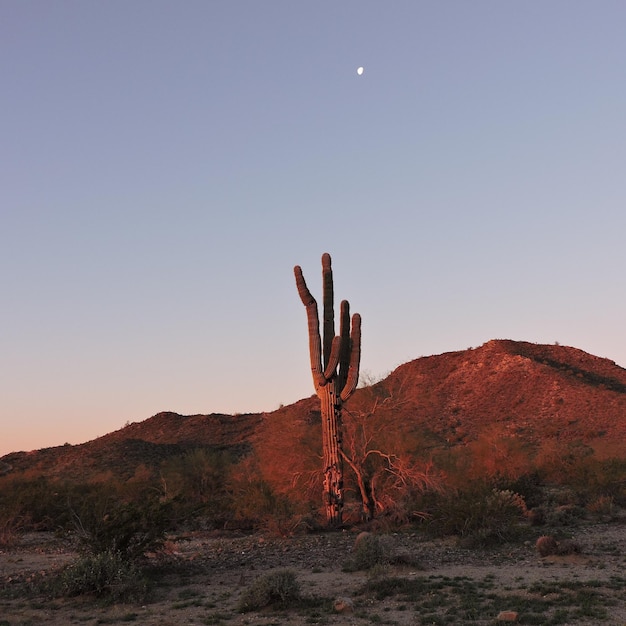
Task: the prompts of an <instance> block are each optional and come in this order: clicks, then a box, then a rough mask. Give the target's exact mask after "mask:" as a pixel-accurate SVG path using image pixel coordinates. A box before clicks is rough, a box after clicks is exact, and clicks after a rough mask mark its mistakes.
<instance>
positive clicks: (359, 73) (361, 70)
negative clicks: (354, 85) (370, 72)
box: [356, 67, 363, 76]
mask: <svg viewBox="0 0 626 626" xmlns="http://www.w3.org/2000/svg"><path fill="white" fill-rule="evenodd" d="M356 73H357V74H358V75H359V76H360V75H361V74H362V73H363V68H362V67H357V69H356Z"/></svg>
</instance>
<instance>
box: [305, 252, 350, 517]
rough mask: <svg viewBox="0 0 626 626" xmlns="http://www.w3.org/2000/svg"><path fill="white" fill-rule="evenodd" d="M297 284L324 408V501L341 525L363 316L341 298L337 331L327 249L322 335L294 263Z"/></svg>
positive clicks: (315, 380)
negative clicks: (348, 406)
mask: <svg viewBox="0 0 626 626" xmlns="http://www.w3.org/2000/svg"><path fill="white" fill-rule="evenodd" d="M294 273H295V276H296V286H297V288H298V294H299V295H300V299H301V300H302V303H303V304H304V306H305V307H306V312H307V321H308V328H309V353H310V359H311V373H312V375H313V385H314V386H315V392H316V393H317V396H318V397H319V399H320V403H321V413H322V448H323V468H324V470H323V471H324V487H323V502H324V508H325V512H326V522H327V524H328V526H330V527H334V528H337V527H339V526H341V524H342V521H343V519H342V515H343V455H342V441H341V407H342V404H343V403H344V402H345V401H346V400H347V399H348V398H349V397H350V396H351V395H352V393H353V392H354V390H355V389H356V385H357V382H358V379H359V365H360V360H361V317H360V315H359V314H358V313H355V314H354V315H353V316H352V319H350V305H349V304H348V302H347V301H346V300H344V301H342V303H341V312H340V317H339V335H335V320H334V302H333V300H334V294H333V274H332V268H331V259H330V255H329V254H324V255H322V290H323V304H324V312H323V324H322V327H323V336H321V335H320V323H319V314H318V310H317V302H316V300H315V298H314V297H313V296H312V295H311V292H310V291H309V289H308V287H307V285H306V282H305V280H304V276H303V274H302V269H301V268H300V267H299V266H296V267H295V268H294Z"/></svg>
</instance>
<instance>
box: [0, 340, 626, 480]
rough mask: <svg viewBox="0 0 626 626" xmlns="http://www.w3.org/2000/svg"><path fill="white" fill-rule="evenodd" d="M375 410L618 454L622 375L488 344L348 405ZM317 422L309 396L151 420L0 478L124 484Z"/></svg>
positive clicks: (416, 421) (448, 432)
mask: <svg viewBox="0 0 626 626" xmlns="http://www.w3.org/2000/svg"><path fill="white" fill-rule="evenodd" d="M347 410H349V411H353V412H359V411H361V412H363V413H367V412H371V411H372V410H374V411H375V412H377V414H378V415H379V416H382V417H383V418H384V419H388V420H394V422H401V423H402V424H403V427H404V428H406V429H408V430H413V431H415V430H423V431H424V432H426V431H427V432H429V433H431V434H432V435H433V436H434V438H435V440H437V441H439V442H440V444H441V445H445V446H455V445H465V444H467V443H468V442H470V441H472V440H474V439H476V438H477V437H478V436H479V434H480V433H481V432H484V431H487V430H489V429H493V428H498V429H501V430H503V431H505V432H507V433H508V434H509V435H510V436H513V437H518V438H520V439H521V440H523V441H527V442H530V443H537V442H539V441H545V440H548V439H557V440H559V441H582V442H584V443H586V444H588V445H590V446H592V447H594V449H595V450H596V452H597V453H598V454H600V455H604V456H608V455H612V456H613V455H614V456H622V457H623V456H626V449H625V446H624V441H625V440H626V370H625V369H623V368H621V367H619V366H618V365H616V364H615V363H614V362H613V361H609V360H607V359H603V358H599V357H596V356H592V355H590V354H587V353H585V352H583V351H582V350H578V349H576V348H570V347H564V346H558V345H538V344H532V343H527V342H520V341H510V340H493V341H489V342H487V343H486V344H484V345H483V346H481V347H479V348H476V349H469V350H463V351H459V352H449V353H445V354H440V355H435V356H429V357H422V358H420V359H416V360H414V361H411V362H409V363H405V364H404V365H401V366H400V367H398V368H397V369H396V370H395V371H394V372H392V373H391V374H390V375H389V376H388V377H387V378H386V379H385V380H383V381H380V382H379V383H377V384H376V385H374V386H373V387H371V388H365V389H359V390H357V392H356V393H355V395H354V397H353V398H352V399H351V400H350V402H349V403H348V405H347ZM275 415H276V418H277V419H278V417H280V418H281V419H282V420H294V421H302V420H305V421H309V422H310V421H311V420H315V419H319V405H318V402H317V398H316V397H314V396H313V397H310V398H307V399H304V400H301V401H299V402H296V403H295V404H292V405H290V406H287V407H283V408H281V409H279V410H278V411H275V412H273V413H266V414H246V415H238V416H231V415H219V414H212V415H194V416H181V415H177V414H175V413H159V414H157V415H155V416H153V417H151V418H149V419H147V420H145V421H143V422H139V423H134V424H130V425H128V426H126V427H125V428H122V429H121V430H118V431H115V432H113V433H109V434H107V435H104V436H103V437H100V438H98V439H95V440H93V441H90V442H87V443H84V444H81V445H77V446H70V445H65V446H60V447H55V448H46V449H43V450H39V451H35V452H30V453H25V452H15V453H12V454H9V455H6V456H4V457H3V458H2V459H0V472H3V473H10V474H14V475H18V474H20V473H23V472H27V473H28V474H29V475H30V476H33V475H37V474H41V475H46V476H49V477H52V476H54V477H61V476H63V477H67V478H72V477H81V478H88V477H92V476H96V475H98V474H104V473H107V472H110V473H113V474H115V475H119V476H120V477H128V476H129V475H132V473H133V471H134V468H136V467H137V466H138V465H139V464H145V465H147V466H150V467H158V465H159V464H160V463H161V462H162V461H163V460H164V459H166V458H168V457H170V456H172V455H178V454H182V453H183V452H184V451H186V450H189V449H191V448H194V447H211V448H220V449H222V448H230V449H233V450H235V451H238V452H242V451H244V450H245V449H246V447H247V446H249V445H250V443H251V442H252V440H253V439H254V437H255V435H256V434H258V433H259V432H262V431H263V429H264V428H265V426H266V425H267V424H269V423H270V422H271V421H272V419H273V416H275Z"/></svg>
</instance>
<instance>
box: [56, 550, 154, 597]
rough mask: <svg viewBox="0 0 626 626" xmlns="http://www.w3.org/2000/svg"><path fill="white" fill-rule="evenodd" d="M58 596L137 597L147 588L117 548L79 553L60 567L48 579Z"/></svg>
mask: <svg viewBox="0 0 626 626" xmlns="http://www.w3.org/2000/svg"><path fill="white" fill-rule="evenodd" d="M51 587H52V592H53V593H54V594H55V595H60V596H78V595H85V594H90V595H95V596H97V597H103V596H107V597H109V598H110V599H111V600H113V601H131V600H132V601H138V600H141V599H143V597H144V596H145V594H146V591H147V583H146V580H145V578H144V577H143V575H142V573H141V571H140V570H139V569H138V568H137V566H135V565H134V564H132V563H129V562H128V561H127V560H126V559H125V558H124V557H123V555H122V554H120V553H119V552H111V551H106V552H100V553H99V554H93V555H87V556H83V557H81V558H80V559H79V560H78V561H76V562H75V563H74V564H72V565H70V566H69V567H67V568H65V569H64V570H62V571H61V572H60V573H59V575H58V576H57V577H56V578H55V579H54V581H53V582H52V583H51Z"/></svg>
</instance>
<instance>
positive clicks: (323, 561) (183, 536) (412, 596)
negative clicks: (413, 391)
mask: <svg viewBox="0 0 626 626" xmlns="http://www.w3.org/2000/svg"><path fill="white" fill-rule="evenodd" d="M357 536H358V531H356V530H355V531H353V532H350V531H342V532H336V533H320V534H310V535H304V536H294V537H287V538H277V537H271V536H266V535H263V534H254V535H243V534H240V535H238V534H231V535H225V534H224V533H219V534H218V533H215V532H189V533H180V534H176V535H172V536H170V537H169V539H168V541H167V542H166V544H165V546H164V550H163V552H162V553H159V554H157V555H152V556H151V558H150V560H149V570H150V571H151V574H150V579H151V581H152V585H151V590H150V592H149V594H148V596H147V597H146V598H145V599H143V600H142V601H141V602H130V603H128V602H127V603H112V602H110V601H106V600H103V599H101V598H94V597H89V596H87V597H85V596H79V597H70V598H59V597H54V596H53V595H51V594H50V593H49V592H46V587H45V585H44V584H42V581H45V580H50V579H52V578H53V577H54V576H55V575H56V574H57V573H58V572H59V571H60V570H61V569H62V568H63V567H64V566H66V565H67V564H69V563H71V562H72V561H74V560H75V559H77V558H78V555H77V553H76V551H75V548H74V547H73V545H72V544H71V542H69V540H67V539H62V538H59V537H56V536H54V535H53V534H50V533H30V534H26V535H24V536H22V537H21V538H20V539H19V541H18V542H16V543H15V544H14V545H12V546H11V547H10V548H5V549H3V550H2V551H0V626H7V625H10V626H17V625H20V626H25V625H35V624H55V625H59V626H60V625H63V626H67V625H68V624H83V625H92V624H117V623H124V622H135V623H138V624H146V625H148V626H156V625H159V626H168V625H171V626H174V625H179V624H226V625H229V626H238V625H244V624H249V625H259V626H262V625H263V626H269V625H288V624H293V625H296V626H298V625H305V624H307V625H308V624H333V625H354V626H360V625H365V624H390V625H392V624H397V625H401V626H404V625H409V624H411V625H413V624H475V625H481V624H500V623H505V622H504V621H503V619H502V618H505V617H508V619H510V620H512V621H515V622H517V623H520V624H524V623H526V624H607V625H620V626H624V625H626V555H625V554H624V545H625V540H626V523H625V521H624V520H621V521H617V522H616V521H613V522H610V523H602V524H598V523H594V524H584V523H583V524H580V525H577V526H576V527H574V528H570V529H567V536H568V537H569V538H570V539H571V540H572V541H573V542H575V543H576V545H577V546H578V548H579V552H576V553H573V554H567V555H561V556H558V555H553V556H547V557H541V556H540V555H539V554H538V552H537V550H536V548H535V537H536V536H537V533H536V534H535V536H529V538H528V539H527V540H524V541H519V542H516V543H513V544H505V545H500V546H498V547H497V548H474V547H472V548H468V547H464V546H463V545H462V543H459V542H458V540H456V539H453V538H449V539H447V538H444V539H429V538H427V537H425V536H424V535H423V534H421V533H416V532H408V531H407V532H398V533H390V534H381V535H379V536H378V537H379V540H380V542H382V545H384V548H385V553H386V554H387V555H388V556H389V562H388V563H386V564H383V565H380V566H376V567H374V568H373V569H372V570H369V571H354V572H351V571H344V570H345V565H346V563H348V562H350V559H351V558H353V555H354V554H355V551H354V546H355V541H356V538H357ZM281 569H288V570H292V571H293V572H294V573H295V575H296V578H297V581H298V582H299V585H300V590H301V595H302V600H301V601H300V602H298V603H297V604H296V605H295V606H291V607H290V608H288V609H284V608H276V607H266V608H263V609H260V610H257V611H250V612H241V611H240V607H239V606H238V605H239V602H240V598H241V596H242V594H243V593H244V592H245V590H246V589H248V588H249V587H250V585H252V584H253V583H254V581H255V580H256V579H257V578H258V577H261V576H264V575H266V574H268V573H269V572H275V571H277V570H281ZM342 598H343V600H342ZM337 600H339V602H338V603H337ZM335 605H336V606H337V608H339V609H343V610H342V611H341V612H338V611H337V610H336V608H335ZM507 611H508V613H507ZM498 615H500V616H501V619H500V620H498V619H497V618H498Z"/></svg>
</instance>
